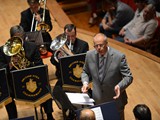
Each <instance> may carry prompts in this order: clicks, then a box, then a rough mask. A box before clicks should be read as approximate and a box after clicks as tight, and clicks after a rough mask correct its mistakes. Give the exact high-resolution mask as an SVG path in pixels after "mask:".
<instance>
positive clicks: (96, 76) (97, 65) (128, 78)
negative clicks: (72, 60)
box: [81, 33, 133, 120]
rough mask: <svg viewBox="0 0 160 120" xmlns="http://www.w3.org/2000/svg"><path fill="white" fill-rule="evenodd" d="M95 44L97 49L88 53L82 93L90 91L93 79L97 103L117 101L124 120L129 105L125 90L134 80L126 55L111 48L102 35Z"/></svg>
mask: <svg viewBox="0 0 160 120" xmlns="http://www.w3.org/2000/svg"><path fill="white" fill-rule="evenodd" d="M93 42H94V48H95V49H94V50H91V51H88V52H87V54H86V59H85V65H84V67H83V72H82V75H81V79H82V83H83V87H82V92H87V91H88V83H89V79H90V78H91V80H92V82H93V88H92V97H93V99H94V100H95V103H96V104H100V103H104V102H109V101H112V100H115V101H116V104H117V109H118V111H119V113H120V117H121V120H124V107H125V105H126V104H127V94H126V91H125V89H126V88H127V87H128V86H129V85H130V84H131V83H132V80H133V77H132V74H131V72H130V68H129V66H128V65H127V61H126V58H125V55H124V54H123V53H121V52H119V51H117V50H115V49H113V48H112V47H109V46H108V42H107V37H106V36H105V35H104V34H102V33H98V34H96V36H95V37H94V39H93ZM102 64H103V65H102Z"/></svg>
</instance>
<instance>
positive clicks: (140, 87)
mask: <svg viewBox="0 0 160 120" xmlns="http://www.w3.org/2000/svg"><path fill="white" fill-rule="evenodd" d="M48 1H51V0H48ZM0 6H1V7H0V15H1V19H0V23H1V24H0V25H1V27H0V33H1V34H0V46H1V45H3V44H4V43H5V42H6V41H7V40H8V39H9V38H10V36H9V29H10V27H11V26H13V25H16V24H19V21H20V12H21V11H22V10H24V9H26V8H28V5H27V2H26V1H25V0H0ZM50 6H52V4H51V5H50ZM53 6H54V5H53ZM53 9H54V8H53ZM51 12H52V11H51ZM53 16H54V13H53ZM53 16H52V23H53V30H52V31H51V32H50V34H51V36H52V38H54V37H55V36H57V35H58V34H60V33H62V32H63V28H62V26H61V25H60V24H59V22H58V21H57V19H55V18H54V17H53ZM64 22H65V20H64ZM77 35H78V37H79V38H81V39H83V40H85V41H87V42H88V43H89V46H90V49H93V43H92V38H93V35H94V33H93V34H88V32H86V33H85V32H82V30H78V34H77ZM109 45H110V46H111V47H114V48H116V49H118V50H119V51H121V52H123V53H125V54H126V57H127V60H128V64H129V66H130V68H131V71H132V73H133V77H134V80H133V83H132V84H131V85H130V86H129V87H128V88H127V93H128V104H127V105H126V108H125V118H126V120H132V119H133V118H134V116H133V113H132V110H133V108H134V106H135V105H137V104H139V103H140V104H146V105H148V106H149V107H150V109H151V112H152V118H153V120H160V87H159V86H160V58H157V57H155V56H153V55H150V54H148V53H146V52H143V51H140V50H138V49H134V48H132V47H130V46H127V45H125V44H121V43H118V42H116V41H114V40H109ZM0 59H1V58H0ZM49 67H50V66H49ZM51 84H52V86H54V84H55V81H51ZM17 108H18V116H19V117H24V116H31V115H34V108H33V107H31V106H27V105H21V104H17ZM53 108H54V112H53V115H54V117H55V119H56V120H63V118H62V112H61V110H59V109H58V107H57V105H56V104H55V102H54V101H53ZM0 114H1V115H0V120H7V119H8V117H7V113H6V110H5V107H2V108H0ZM38 115H40V112H39V110H38Z"/></svg>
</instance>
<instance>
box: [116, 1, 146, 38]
mask: <svg viewBox="0 0 160 120" xmlns="http://www.w3.org/2000/svg"><path fill="white" fill-rule="evenodd" d="M134 2H135V5H136V7H137V9H136V11H135V15H134V18H133V19H132V20H131V21H130V22H129V23H128V24H127V25H126V26H129V25H131V26H133V25H134V24H135V22H136V21H139V19H140V20H141V19H142V17H143V10H144V8H145V7H146V5H147V3H148V0H134ZM119 35H120V36H124V35H125V29H124V27H123V28H122V29H121V30H120V32H119Z"/></svg>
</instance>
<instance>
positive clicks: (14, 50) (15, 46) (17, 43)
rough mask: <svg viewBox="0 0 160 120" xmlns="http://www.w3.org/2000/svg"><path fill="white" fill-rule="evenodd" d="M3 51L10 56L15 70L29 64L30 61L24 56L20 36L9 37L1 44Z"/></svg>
mask: <svg viewBox="0 0 160 120" xmlns="http://www.w3.org/2000/svg"><path fill="white" fill-rule="evenodd" d="M3 52H4V54H6V55H7V56H11V64H12V65H13V66H14V67H15V68H16V69H17V70H19V69H24V68H27V67H28V66H29V65H30V61H29V60H28V59H27V58H26V57H25V51H24V48H23V40H22V39H21V38H20V37H12V38H10V39H9V40H8V41H7V42H6V43H5V45H4V46H3ZM15 59H16V61H15Z"/></svg>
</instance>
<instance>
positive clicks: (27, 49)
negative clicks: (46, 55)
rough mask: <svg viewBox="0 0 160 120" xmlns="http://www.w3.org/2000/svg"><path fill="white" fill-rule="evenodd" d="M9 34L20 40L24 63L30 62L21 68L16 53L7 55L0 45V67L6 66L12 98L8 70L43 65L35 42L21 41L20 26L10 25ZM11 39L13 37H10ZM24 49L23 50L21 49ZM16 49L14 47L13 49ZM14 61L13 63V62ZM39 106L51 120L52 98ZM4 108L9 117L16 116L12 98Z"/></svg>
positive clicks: (22, 33)
mask: <svg viewBox="0 0 160 120" xmlns="http://www.w3.org/2000/svg"><path fill="white" fill-rule="evenodd" d="M10 35H11V38H13V37H15V36H16V37H17V39H18V40H20V41H21V40H22V45H23V46H22V49H21V51H20V52H22V54H23V55H24V56H23V57H24V58H25V61H26V63H28V62H27V61H29V62H30V64H27V65H25V64H24V66H23V64H21V66H22V68H21V67H20V66H19V64H17V62H20V58H19V57H18V55H17V54H15V55H13V56H8V55H6V53H4V51H3V50H4V46H1V47H0V58H1V59H0V69H1V68H6V69H7V74H8V75H7V77H8V82H9V88H10V95H11V97H12V98H14V97H15V95H14V92H13V91H14V89H13V82H12V77H11V74H10V71H13V70H16V69H23V68H28V67H32V66H38V65H43V62H42V59H41V57H40V53H39V50H38V48H37V46H36V45H35V43H32V42H27V41H23V39H24V30H23V28H22V27H21V26H19V25H16V26H13V27H11V29H10ZM11 40H13V39H11ZM23 49H24V50H23ZM15 50H16V49H15ZM13 63H14V64H13ZM41 106H43V107H44V110H45V112H46V113H47V120H53V117H52V112H53V108H52V99H49V100H47V101H46V102H44V103H42V104H41ZM6 110H7V112H8V116H9V119H13V118H17V108H16V105H15V102H14V100H13V101H12V102H11V103H9V104H7V105H6Z"/></svg>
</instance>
